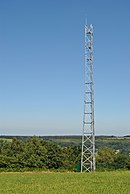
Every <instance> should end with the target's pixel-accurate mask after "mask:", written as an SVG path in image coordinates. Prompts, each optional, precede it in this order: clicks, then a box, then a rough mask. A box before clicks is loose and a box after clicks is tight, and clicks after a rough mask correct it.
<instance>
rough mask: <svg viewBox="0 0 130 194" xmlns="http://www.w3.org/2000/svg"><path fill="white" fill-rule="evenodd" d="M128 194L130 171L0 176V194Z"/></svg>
mask: <svg viewBox="0 0 130 194" xmlns="http://www.w3.org/2000/svg"><path fill="white" fill-rule="evenodd" d="M5 193H6V194H130V171H120V172H116V171H115V172H95V173H82V174H81V173H49V172H48V173H1V174H0V194H5Z"/></svg>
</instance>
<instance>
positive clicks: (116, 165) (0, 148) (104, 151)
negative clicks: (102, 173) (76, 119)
mask: <svg viewBox="0 0 130 194" xmlns="http://www.w3.org/2000/svg"><path fill="white" fill-rule="evenodd" d="M80 158H81V146H76V145H70V146H66V147H64V146H60V145H58V144H56V143H54V142H53V141H47V140H44V139H41V138H39V137H35V136H34V137H30V138H27V139H26V140H24V141H23V140H19V139H16V138H13V139H12V141H7V140H2V139H1V140H0V171H24V170H34V169H38V170H47V169H49V170H63V171H64V170H67V171H80ZM96 163H97V164H96V166H97V170H104V169H105V170H110V169H130V154H129V153H127V154H126V153H121V152H120V151H119V150H114V149H112V148H109V147H103V148H101V149H98V150H97V151H96Z"/></svg>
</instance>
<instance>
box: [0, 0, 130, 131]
mask: <svg viewBox="0 0 130 194" xmlns="http://www.w3.org/2000/svg"><path fill="white" fill-rule="evenodd" d="M86 17H87V19H88V22H89V23H92V24H93V26H94V82H95V130H96V134H104V135H106V134H110V135H127V134H130V1H129V0H125V1H124V0H120V1H118V0H115V1H113V0H109V1H106V0H99V1H97V0H91V1H90V0H66V1H65V0H64V1H63V0H55V1H49V0H37V1H36V0H11V1H10V0H6V1H0V134H1V135H7V134H10V135H14V134H15V135H34V134H36V135H53V134H81V132H82V120H83V96H84V94H83V91H84V77H83V75H84V24H85V18H86Z"/></svg>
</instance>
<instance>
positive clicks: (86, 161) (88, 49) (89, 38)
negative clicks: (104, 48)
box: [81, 24, 95, 172]
mask: <svg viewBox="0 0 130 194" xmlns="http://www.w3.org/2000/svg"><path fill="white" fill-rule="evenodd" d="M84 85H85V86H84V118H83V134H82V156H81V172H90V171H95V131H94V84H93V27H92V24H91V25H87V24H86V25H85V83H84Z"/></svg>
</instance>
